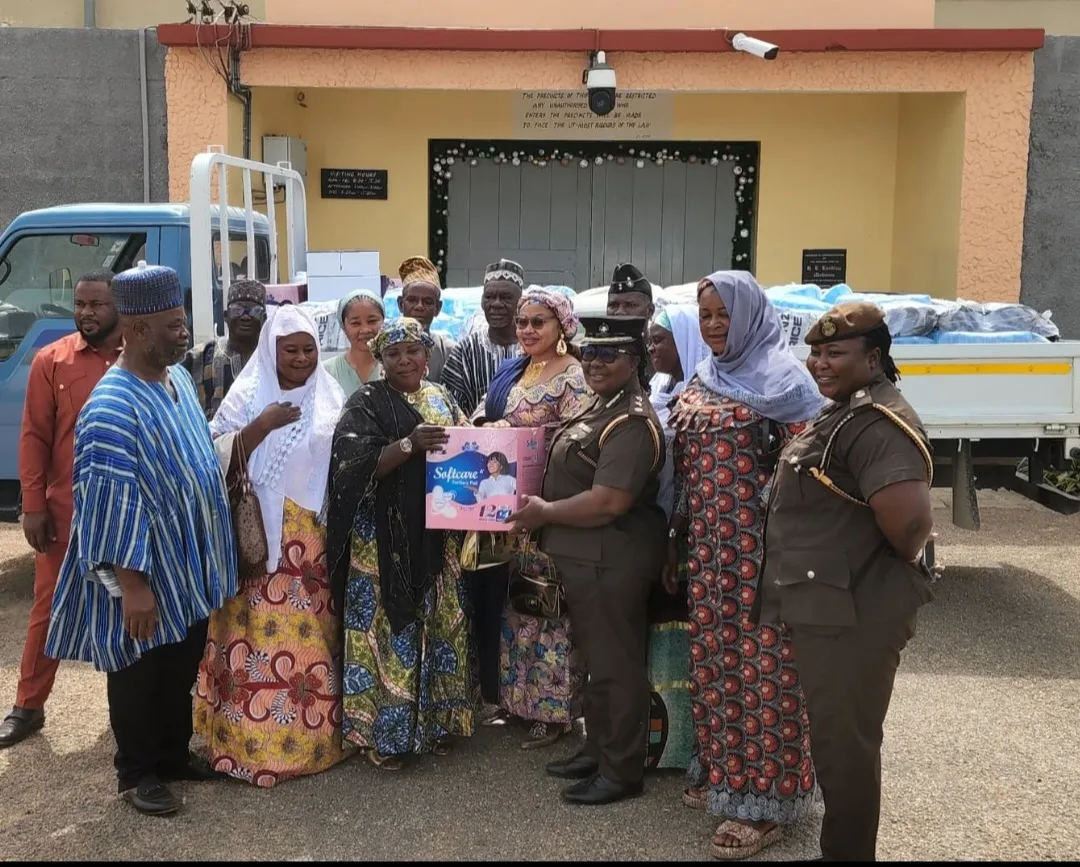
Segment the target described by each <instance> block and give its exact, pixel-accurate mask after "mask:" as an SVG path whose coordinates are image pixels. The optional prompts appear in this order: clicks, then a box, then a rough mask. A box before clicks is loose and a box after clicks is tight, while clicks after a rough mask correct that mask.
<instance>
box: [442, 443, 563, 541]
mask: <svg viewBox="0 0 1080 867" xmlns="http://www.w3.org/2000/svg"><path fill="white" fill-rule="evenodd" d="M446 433H447V434H448V435H449V437H450V441H449V442H448V443H447V444H446V446H445V449H444V451H442V452H434V451H431V452H428V454H427V522H426V523H427V527H428V529H430V530H489V531H493V532H495V531H505V530H506V529H508V528H507V526H505V525H504V523H503V522H504V521H505V520H506V519H507V517H509V516H510V514H511V513H512V512H514V511H515V510H516V509H517V508H518V506H519V504H520V503H522V502H523V501H524V498H525V497H526V496H528V495H530V494H536V495H539V494H540V490H541V488H542V486H543V482H544V462H545V451H544V428H542V427H537V428H490V427H482V428H481V427H450V428H447V429H446Z"/></svg>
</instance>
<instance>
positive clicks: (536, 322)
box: [514, 316, 555, 331]
mask: <svg viewBox="0 0 1080 867" xmlns="http://www.w3.org/2000/svg"><path fill="white" fill-rule="evenodd" d="M554 321H555V317H554V316H518V317H517V318H515V319H514V324H515V325H516V326H517V327H518V328H520V329H521V330H522V331H524V330H525V329H526V328H528V327H529V326H530V325H531V326H532V327H533V330H534V331H539V330H540V329H541V328H543V327H544V324H545V323H546V322H554Z"/></svg>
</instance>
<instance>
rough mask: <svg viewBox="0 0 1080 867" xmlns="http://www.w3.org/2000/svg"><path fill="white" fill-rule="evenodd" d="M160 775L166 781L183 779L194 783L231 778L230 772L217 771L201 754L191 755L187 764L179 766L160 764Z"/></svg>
mask: <svg viewBox="0 0 1080 867" xmlns="http://www.w3.org/2000/svg"><path fill="white" fill-rule="evenodd" d="M158 776H159V777H160V778H161V779H162V780H164V781H165V782H166V783H175V782H178V781H181V780H184V781H187V782H192V783H210V782H213V781H215V780H227V779H228V778H229V775H228V774H223V773H222V772H221V771H215V770H214V769H213V768H212V767H210V763H209V762H208V761H206V759H204V758H201V757H200V756H191V758H189V759H188V761H187V764H185V765H182V766H180V767H179V768H178V767H176V766H175V765H172V766H169V765H158Z"/></svg>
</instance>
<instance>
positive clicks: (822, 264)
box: [802, 250, 847, 289]
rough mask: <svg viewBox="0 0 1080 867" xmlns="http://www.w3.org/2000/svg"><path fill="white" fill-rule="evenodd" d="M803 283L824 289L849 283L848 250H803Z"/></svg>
mask: <svg viewBox="0 0 1080 867" xmlns="http://www.w3.org/2000/svg"><path fill="white" fill-rule="evenodd" d="M802 281H803V283H813V284H814V285H815V286H818V287H820V288H822V289H832V287H833V286H836V285H837V284H838V283H847V250H803V251H802Z"/></svg>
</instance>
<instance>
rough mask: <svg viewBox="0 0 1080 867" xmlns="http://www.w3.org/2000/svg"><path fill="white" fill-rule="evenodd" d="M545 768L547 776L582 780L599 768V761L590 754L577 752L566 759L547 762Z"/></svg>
mask: <svg viewBox="0 0 1080 867" xmlns="http://www.w3.org/2000/svg"><path fill="white" fill-rule="evenodd" d="M545 770H546V771H547V773H548V776H549V777H561V778H562V779H564V780H584V779H585V778H586V777H591V776H592V775H593V774H595V773H596V772H597V771H599V770H600V762H598V761H597V760H596V759H594V758H593V757H592V756H587V755H585V754H584V753H578V754H577V755H576V756H571V757H570V758H568V759H559V761H557V762H548V763H547V767H546V768H545Z"/></svg>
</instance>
